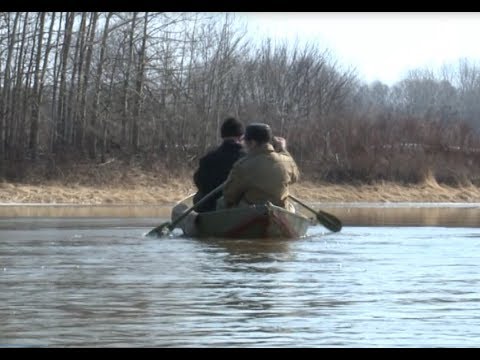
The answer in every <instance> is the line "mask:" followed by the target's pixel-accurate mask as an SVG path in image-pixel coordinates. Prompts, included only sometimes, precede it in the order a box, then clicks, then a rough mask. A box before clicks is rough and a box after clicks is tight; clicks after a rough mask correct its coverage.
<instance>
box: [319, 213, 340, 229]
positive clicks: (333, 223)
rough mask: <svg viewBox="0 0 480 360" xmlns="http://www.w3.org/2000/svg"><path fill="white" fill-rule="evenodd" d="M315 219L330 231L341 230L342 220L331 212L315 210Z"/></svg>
mask: <svg viewBox="0 0 480 360" xmlns="http://www.w3.org/2000/svg"><path fill="white" fill-rule="evenodd" d="M317 220H318V222H319V223H320V224H322V225H323V226H325V227H326V228H327V229H328V230H330V231H332V232H339V231H340V230H342V222H341V221H340V220H339V219H338V218H336V217H335V216H333V215H332V214H329V213H327V212H325V211H322V210H318V211H317Z"/></svg>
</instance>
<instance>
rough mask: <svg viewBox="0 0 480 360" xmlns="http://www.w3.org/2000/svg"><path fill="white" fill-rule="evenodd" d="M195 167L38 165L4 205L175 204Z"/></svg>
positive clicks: (318, 188)
mask: <svg viewBox="0 0 480 360" xmlns="http://www.w3.org/2000/svg"><path fill="white" fill-rule="evenodd" d="M191 175H192V171H191V170H178V171H172V170H170V169H165V168H162V166H161V165H158V164H151V165H150V166H149V167H148V168H145V167H139V166H128V167H127V166H123V165H120V164H116V163H115V162H111V163H107V164H99V165H96V166H91V164H90V165H88V164H84V165H82V164H77V165H76V166H75V167H70V168H68V169H67V168H64V169H62V170H61V169H56V171H55V172H54V173H52V172H49V173H48V176H47V173H45V169H41V168H36V169H34V168H32V169H30V170H29V171H28V172H27V173H26V174H25V176H24V177H23V179H21V180H15V181H12V180H5V179H4V180H1V181H0V203H24V204H29V203H44V204H49V203H51V204H97V205H100V204H107V205H108V204H111V205H113V204H139V205H140V204H145V205H147V204H148V205H151V204H158V205H168V204H172V203H174V202H176V201H178V200H180V199H182V198H184V197H185V196H187V195H189V194H191V193H193V192H195V186H194V185H193V182H192V179H191ZM291 191H292V194H293V195H295V196H297V197H299V198H301V199H303V200H305V201H310V202H480V188H479V187H476V186H473V185H466V186H462V187H452V186H447V185H444V184H438V183H437V182H436V181H435V179H433V178H429V179H427V180H425V181H424V182H422V183H420V184H415V185H402V184H397V183H391V182H382V183H377V184H357V185H337V184H327V183H322V182H316V181H311V180H308V179H304V180H302V181H300V182H299V183H297V184H295V185H294V186H293V187H292V190H291Z"/></svg>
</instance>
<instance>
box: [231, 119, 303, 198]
mask: <svg viewBox="0 0 480 360" xmlns="http://www.w3.org/2000/svg"><path fill="white" fill-rule="evenodd" d="M270 140H271V130H270V128H269V127H268V125H265V124H252V125H250V126H248V127H247V131H246V134H245V141H246V143H247V147H248V148H249V150H248V154H247V156H246V157H244V158H243V159H241V160H239V161H238V162H237V163H236V164H235V165H234V166H233V168H232V170H231V172H230V175H229V177H228V179H227V181H226V183H225V187H224V189H223V193H224V201H225V205H226V207H232V206H236V205H238V204H239V203H240V201H242V202H243V203H246V204H259V203H266V202H271V203H272V204H274V205H277V206H281V207H285V208H287V204H288V202H287V198H288V186H289V185H290V184H293V183H294V182H296V181H297V180H298V177H299V171H298V168H297V165H296V163H295V161H294V160H293V158H292V157H291V156H290V154H289V153H288V152H287V151H286V149H285V148H282V149H280V151H279V152H277V151H275V149H274V147H273V146H272V145H271V144H270V143H269V141H270ZM283 146H285V145H283Z"/></svg>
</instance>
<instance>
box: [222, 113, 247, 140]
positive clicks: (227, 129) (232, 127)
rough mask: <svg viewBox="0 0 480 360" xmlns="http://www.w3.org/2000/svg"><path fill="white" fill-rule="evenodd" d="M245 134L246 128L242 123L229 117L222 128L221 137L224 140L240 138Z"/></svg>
mask: <svg viewBox="0 0 480 360" xmlns="http://www.w3.org/2000/svg"><path fill="white" fill-rule="evenodd" d="M244 133H245V128H244V126H243V124H242V122H241V121H239V120H237V119H235V118H233V117H229V118H227V119H225V121H224V122H223V124H222V127H221V128H220V135H221V137H222V139H226V138H240V137H242V136H243V134H244Z"/></svg>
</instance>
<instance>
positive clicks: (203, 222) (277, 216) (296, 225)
mask: <svg viewBox="0 0 480 360" xmlns="http://www.w3.org/2000/svg"><path fill="white" fill-rule="evenodd" d="M195 224H196V226H195V230H194V231H192V233H186V235H187V236H192V237H200V238H205V237H220V238H232V239H265V238H284V239H294V238H300V237H302V236H305V234H306V232H307V230H308V226H309V225H311V220H310V219H308V218H306V217H304V216H301V215H299V214H294V213H291V212H289V211H287V210H285V209H284V208H281V207H278V206H274V205H271V204H266V205H252V206H249V207H238V208H231V209H224V210H218V211H212V212H205V213H199V214H198V216H197V219H196V221H195ZM184 231H185V230H184Z"/></svg>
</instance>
